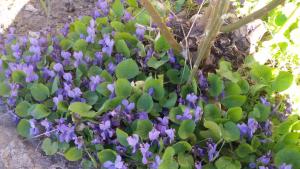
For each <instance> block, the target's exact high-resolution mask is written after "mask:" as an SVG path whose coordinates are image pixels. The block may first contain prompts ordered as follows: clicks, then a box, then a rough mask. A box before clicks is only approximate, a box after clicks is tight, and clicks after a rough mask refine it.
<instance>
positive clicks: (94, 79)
mask: <svg viewBox="0 0 300 169" xmlns="http://www.w3.org/2000/svg"><path fill="white" fill-rule="evenodd" d="M101 82H103V79H102V78H101V77H100V76H99V75H96V76H91V77H90V83H89V85H90V90H91V91H95V90H96V88H97V86H98V84H99V83H101Z"/></svg>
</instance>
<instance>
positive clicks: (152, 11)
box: [141, 0, 181, 53]
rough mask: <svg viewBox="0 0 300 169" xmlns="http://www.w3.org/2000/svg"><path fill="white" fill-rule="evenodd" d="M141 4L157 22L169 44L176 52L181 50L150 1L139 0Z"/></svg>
mask: <svg viewBox="0 0 300 169" xmlns="http://www.w3.org/2000/svg"><path fill="white" fill-rule="evenodd" d="M141 4H142V5H143V6H144V7H145V9H146V10H147V11H148V12H149V14H150V16H151V18H152V20H153V22H155V23H156V24H157V26H158V27H159V29H160V31H161V34H162V35H163V36H164V37H165V38H166V40H167V41H168V42H169V43H170V46H171V47H172V48H173V49H174V51H175V52H176V53H180V52H181V46H180V45H179V43H178V42H177V41H176V39H175V38H174V36H173V34H172V33H171V32H170V30H169V28H168V27H167V25H166V24H165V22H164V21H163V19H162V18H161V17H160V15H159V13H158V12H157V11H156V9H155V8H154V7H153V5H152V4H151V2H149V1H148V0H141Z"/></svg>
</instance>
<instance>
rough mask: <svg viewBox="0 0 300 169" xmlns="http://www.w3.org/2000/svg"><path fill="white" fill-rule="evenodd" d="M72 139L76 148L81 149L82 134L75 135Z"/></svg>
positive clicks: (82, 143) (82, 142)
mask: <svg viewBox="0 0 300 169" xmlns="http://www.w3.org/2000/svg"><path fill="white" fill-rule="evenodd" d="M73 140H74V143H75V145H76V146H77V148H78V149H81V148H82V147H83V145H84V139H83V138H82V136H80V137H77V136H76V137H74V138H73Z"/></svg>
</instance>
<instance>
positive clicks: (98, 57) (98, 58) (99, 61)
mask: <svg viewBox="0 0 300 169" xmlns="http://www.w3.org/2000/svg"><path fill="white" fill-rule="evenodd" d="M102 60H103V55H102V52H96V53H95V59H94V64H96V65H97V64H98V65H101V64H102Z"/></svg>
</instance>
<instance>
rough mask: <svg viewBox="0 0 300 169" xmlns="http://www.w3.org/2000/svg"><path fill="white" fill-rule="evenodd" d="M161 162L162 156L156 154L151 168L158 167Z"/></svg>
mask: <svg viewBox="0 0 300 169" xmlns="http://www.w3.org/2000/svg"><path fill="white" fill-rule="evenodd" d="M161 162H162V160H161V159H160V157H159V156H158V155H156V156H155V159H154V161H153V163H152V164H151V165H150V168H151V169H158V167H159V165H160V163H161Z"/></svg>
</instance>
